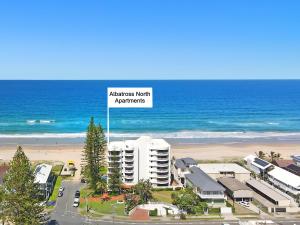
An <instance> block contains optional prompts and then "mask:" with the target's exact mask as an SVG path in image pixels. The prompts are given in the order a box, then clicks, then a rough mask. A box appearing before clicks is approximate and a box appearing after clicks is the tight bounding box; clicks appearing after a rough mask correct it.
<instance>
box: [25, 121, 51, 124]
mask: <svg viewBox="0 0 300 225" xmlns="http://www.w3.org/2000/svg"><path fill="white" fill-rule="evenodd" d="M26 123H27V124H30V125H33V124H51V123H55V120H26Z"/></svg>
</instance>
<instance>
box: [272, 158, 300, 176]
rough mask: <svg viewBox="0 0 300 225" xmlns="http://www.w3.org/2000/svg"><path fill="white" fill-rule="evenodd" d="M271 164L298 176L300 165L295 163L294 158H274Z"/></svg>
mask: <svg viewBox="0 0 300 225" xmlns="http://www.w3.org/2000/svg"><path fill="white" fill-rule="evenodd" d="M273 164H274V165H275V166H278V167H280V168H282V169H285V170H287V171H289V172H291V173H293V174H295V175H297V176H300V167H299V166H297V165H296V164H295V161H294V160H287V159H278V160H274V162H273Z"/></svg>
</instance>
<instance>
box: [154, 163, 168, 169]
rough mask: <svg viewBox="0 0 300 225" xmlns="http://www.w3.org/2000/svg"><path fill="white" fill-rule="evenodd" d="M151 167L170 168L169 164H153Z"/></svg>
mask: <svg viewBox="0 0 300 225" xmlns="http://www.w3.org/2000/svg"><path fill="white" fill-rule="evenodd" d="M150 165H152V166H156V167H168V168H169V163H161V162H153V163H151V164H150Z"/></svg>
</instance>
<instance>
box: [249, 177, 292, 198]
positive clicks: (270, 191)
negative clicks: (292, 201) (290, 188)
mask: <svg viewBox="0 0 300 225" xmlns="http://www.w3.org/2000/svg"><path fill="white" fill-rule="evenodd" d="M246 183H247V184H248V185H249V186H250V187H253V188H255V189H257V190H258V191H260V192H261V193H264V194H265V195H267V196H268V197H269V198H271V199H273V200H274V201H276V202H279V201H283V200H289V199H288V198H286V197H285V196H283V195H281V194H279V193H278V192H277V191H275V190H273V189H271V188H270V187H268V186H266V185H264V184H263V183H261V182H260V181H258V180H255V179H251V180H248V181H247V182H246Z"/></svg>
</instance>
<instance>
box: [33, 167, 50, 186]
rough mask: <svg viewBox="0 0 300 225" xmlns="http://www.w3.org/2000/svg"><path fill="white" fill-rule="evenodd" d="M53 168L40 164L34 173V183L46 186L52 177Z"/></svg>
mask: <svg viewBox="0 0 300 225" xmlns="http://www.w3.org/2000/svg"><path fill="white" fill-rule="evenodd" d="M51 170H52V166H51V165H48V164H45V163H43V164H39V165H37V166H36V168H35V171H34V176H35V179H34V182H35V183H39V184H45V183H46V182H47V180H48V178H49V176H50V173H51Z"/></svg>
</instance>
